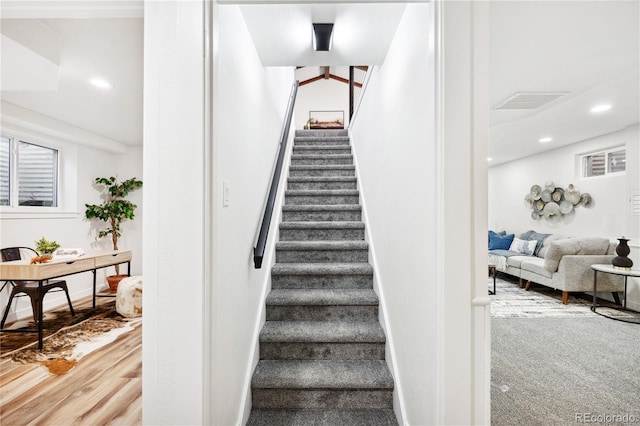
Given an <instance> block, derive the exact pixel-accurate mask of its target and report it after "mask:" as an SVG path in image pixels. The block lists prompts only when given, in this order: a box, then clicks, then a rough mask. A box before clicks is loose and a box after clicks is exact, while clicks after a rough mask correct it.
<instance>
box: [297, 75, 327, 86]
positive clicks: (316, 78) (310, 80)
mask: <svg viewBox="0 0 640 426" xmlns="http://www.w3.org/2000/svg"><path fill="white" fill-rule="evenodd" d="M323 78H324V75H319V76H317V77H313V78H310V79H308V80H305V81H301V82H300V83H298V86H304V85H306V84H311V83H313V82H314V81H318V80H322V79H323Z"/></svg>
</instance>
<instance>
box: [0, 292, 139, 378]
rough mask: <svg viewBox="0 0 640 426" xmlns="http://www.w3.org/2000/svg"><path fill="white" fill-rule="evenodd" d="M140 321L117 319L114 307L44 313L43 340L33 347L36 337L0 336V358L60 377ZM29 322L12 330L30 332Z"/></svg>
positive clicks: (31, 326)
mask: <svg viewBox="0 0 640 426" xmlns="http://www.w3.org/2000/svg"><path fill="white" fill-rule="evenodd" d="M140 321H141V319H140V318H137V319H134V320H130V319H126V318H123V317H122V316H120V315H119V314H118V313H117V312H116V311H115V307H114V303H107V304H104V305H100V306H98V307H96V309H95V310H93V309H91V308H85V309H80V310H76V316H75V317H72V316H71V315H70V314H69V311H68V310H67V311H62V310H61V311H56V312H53V313H48V314H47V315H46V316H45V319H44V331H45V333H44V334H45V340H44V343H43V348H42V350H39V349H38V347H37V333H2V336H1V338H0V357H2V358H11V359H12V360H13V361H15V362H20V363H23V364H26V363H40V364H42V365H44V366H46V367H47V368H48V369H49V372H50V373H52V374H64V373H66V372H68V371H69V370H71V369H72V368H73V367H75V365H76V364H77V363H78V361H80V359H81V358H83V357H84V356H86V355H88V354H89V353H91V352H92V351H94V350H96V349H98V348H100V347H102V346H104V345H106V344H108V343H111V342H112V341H114V340H115V339H116V337H118V336H119V335H120V334H122V333H125V332H127V331H130V330H133V328H134V326H136V325H137V324H139V323H140ZM33 327H34V324H33V321H31V322H27V321H24V322H23V323H21V324H18V323H16V324H14V325H13V326H12V328H33Z"/></svg>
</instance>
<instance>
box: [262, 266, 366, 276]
mask: <svg viewBox="0 0 640 426" xmlns="http://www.w3.org/2000/svg"><path fill="white" fill-rule="evenodd" d="M271 275H373V267H372V266H371V265H370V264H369V263H276V264H275V265H273V267H272V268H271Z"/></svg>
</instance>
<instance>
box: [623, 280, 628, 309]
mask: <svg viewBox="0 0 640 426" xmlns="http://www.w3.org/2000/svg"><path fill="white" fill-rule="evenodd" d="M622 303H623V305H622V307H623V308H624V309H627V276H626V275H625V276H624V299H622Z"/></svg>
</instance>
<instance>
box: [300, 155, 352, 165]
mask: <svg viewBox="0 0 640 426" xmlns="http://www.w3.org/2000/svg"><path fill="white" fill-rule="evenodd" d="M352 164H353V158H351V157H344V158H343V157H338V158H331V157H325V158H322V157H321V158H296V157H295V156H294V157H291V165H292V166H336V165H352Z"/></svg>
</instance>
